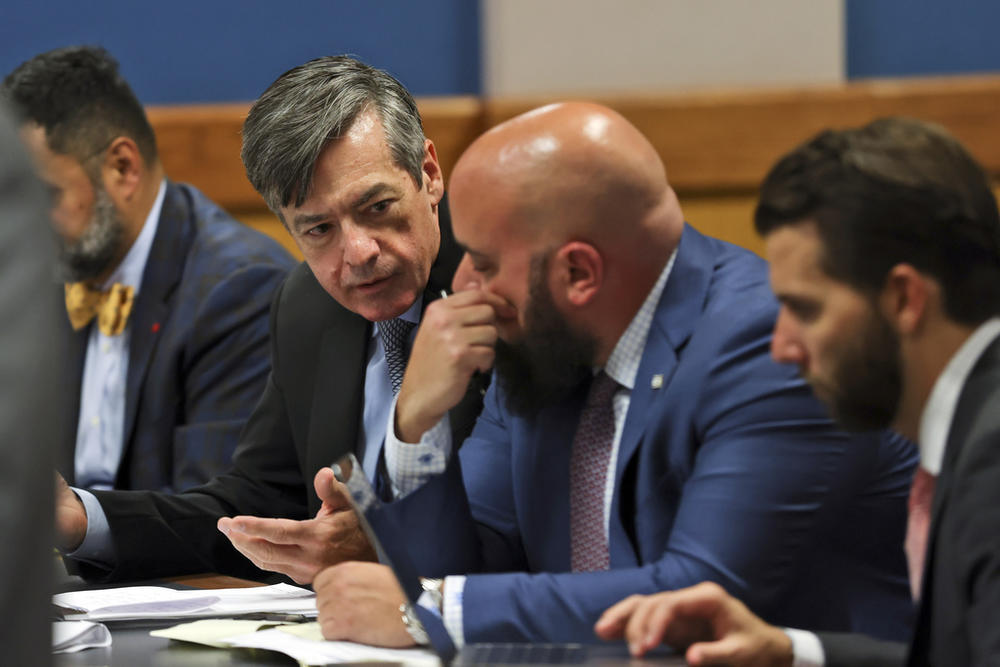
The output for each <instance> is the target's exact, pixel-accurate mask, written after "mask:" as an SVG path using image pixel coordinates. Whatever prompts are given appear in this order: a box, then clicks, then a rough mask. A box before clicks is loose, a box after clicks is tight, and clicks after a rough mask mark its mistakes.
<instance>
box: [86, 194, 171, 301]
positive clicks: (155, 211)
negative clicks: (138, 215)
mask: <svg viewBox="0 0 1000 667" xmlns="http://www.w3.org/2000/svg"><path fill="white" fill-rule="evenodd" d="M166 192H167V182H166V180H164V181H161V182H160V189H159V191H157V193H156V200H155V201H154V202H153V207H152V208H151V209H149V214H148V215H147V216H146V220H145V222H143V223H142V231H140V232H139V236H137V237H136V239H135V242H134V243H133V244H132V247H131V248H129V250H128V253H126V254H125V258H124V259H123V260H122V261H121V263H120V264H119V265H118V266H117V267H116V268H115V270H114V271H113V272H112V273H111V276H110V277H109V278H108V279H107V280H106V281H104V285H102V286H101V287H102V288H103V289H107V288H108V287H110V286H111V285H114V284H115V283H121V284H122V285H126V286H129V287H132V289H133V293H134V294H135V295H138V294H139V287H140V286H141V285H142V274H143V272H144V271H145V270H146V261H147V260H148V259H149V251H150V250H151V249H152V247H153V239H154V238H156V228H157V226H158V225H159V222H160V211H161V210H162V209H163V199H164V197H165V195H166Z"/></svg>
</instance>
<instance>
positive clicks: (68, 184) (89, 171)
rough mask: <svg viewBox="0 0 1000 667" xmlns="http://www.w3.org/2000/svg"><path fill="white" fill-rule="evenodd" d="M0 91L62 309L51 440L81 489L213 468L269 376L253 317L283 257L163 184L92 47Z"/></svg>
mask: <svg viewBox="0 0 1000 667" xmlns="http://www.w3.org/2000/svg"><path fill="white" fill-rule="evenodd" d="M0 95H2V96H3V97H5V98H7V99H8V100H9V101H10V102H11V103H12V104H13V106H14V109H15V110H16V111H18V112H19V113H20V114H21V116H22V135H23V136H24V137H25V138H26V140H27V143H28V145H29V147H30V148H31V150H32V153H33V155H34V157H35V160H36V162H37V164H38V167H39V171H40V174H41V176H42V179H43V180H44V181H45V182H46V183H47V184H48V185H49V187H50V189H51V191H52V193H53V196H54V200H53V202H52V218H53V222H54V223H55V226H56V229H57V230H58V232H59V234H60V236H61V237H62V244H61V260H62V261H61V268H62V273H63V279H64V280H65V281H66V283H67V284H66V287H65V297H66V308H67V312H68V317H64V318H62V321H61V322H59V323H58V326H57V329H58V331H59V333H60V334H64V336H65V338H66V340H67V341H68V348H69V350H68V352H69V355H68V356H69V368H68V370H67V372H66V374H65V382H64V383H63V386H64V387H65V389H66V392H67V400H66V413H65V414H64V415H60V417H62V418H65V420H66V422H67V423H68V424H70V425H71V428H67V429H66V435H67V437H66V442H65V443H61V444H62V447H61V451H60V458H59V461H58V463H59V466H58V467H59V469H60V471H61V472H62V473H63V475H64V476H65V477H66V478H67V479H68V480H70V482H71V483H73V484H75V485H76V486H79V487H81V488H83V489H111V488H116V489H155V490H162V491H181V490H183V489H186V488H190V487H192V486H196V485H198V484H202V483H204V482H206V481H208V480H209V479H211V478H212V477H213V476H214V475H215V474H217V473H218V472H221V471H223V470H225V469H226V468H228V467H229V464H230V462H231V460H232V455H233V451H234V450H235V448H236V443H237V440H238V437H239V433H240V431H241V429H242V428H243V425H244V423H245V422H246V419H247V417H248V416H249V415H250V412H251V411H252V409H253V406H254V405H255V404H256V402H257V399H258V398H259V397H260V394H261V392H262V391H263V389H264V381H265V379H266V378H267V373H268V370H269V361H268V347H267V340H268V332H267V312H268V307H269V304H270V302H271V297H272V295H273V293H274V291H275V289H276V288H277V287H278V285H279V283H280V282H281V281H282V280H283V279H284V277H285V275H286V274H287V272H288V271H289V270H290V269H291V267H292V266H293V265H294V262H293V260H292V258H291V257H290V256H289V255H288V253H287V252H285V250H284V249H282V248H281V246H280V245H278V244H277V243H276V242H275V241H273V240H272V239H269V238H267V237H266V236H264V235H263V234H260V233H258V232H255V231H253V230H251V229H249V228H248V227H245V226H244V225H242V224H240V223H239V222H237V221H236V220H234V219H233V218H231V217H230V216H229V215H228V214H227V213H226V212H225V211H223V210H222V209H221V208H219V207H218V206H216V205H215V204H214V203H212V202H211V201H209V200H208V199H207V198H206V197H205V196H204V195H202V194H201V193H200V192H198V191H197V190H196V189H195V188H193V187H191V186H189V185H183V184H176V183H172V182H170V181H169V180H167V178H166V176H165V173H164V169H163V166H162V164H161V163H160V161H159V157H158V154H157V148H156V138H155V136H154V135H153V130H152V128H151V127H150V125H149V122H148V121H147V119H146V114H145V111H144V110H143V108H142V105H141V104H140V103H139V101H138V99H136V97H135V95H134V93H133V92H132V89H131V88H130V87H129V85H128V83H127V82H126V81H125V80H124V78H122V76H121V74H120V73H119V72H118V63H117V62H115V60H114V59H113V58H112V57H111V56H110V55H109V54H108V53H107V52H106V51H104V50H103V49H100V48H93V47H68V48H63V49H56V50H54V51H49V52H46V53H42V54H40V55H37V56H35V57H34V58H32V59H30V60H28V61H26V62H25V63H23V64H21V65H20V66H19V67H17V68H16V69H15V70H14V71H13V72H11V73H10V74H9V75H8V76H7V77H6V78H5V79H4V81H3V85H2V88H0Z"/></svg>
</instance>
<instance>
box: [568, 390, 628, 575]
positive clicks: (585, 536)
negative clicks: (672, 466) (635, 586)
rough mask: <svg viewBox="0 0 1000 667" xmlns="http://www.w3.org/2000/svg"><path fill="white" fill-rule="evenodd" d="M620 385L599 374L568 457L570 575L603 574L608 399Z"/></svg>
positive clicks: (610, 430)
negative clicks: (594, 572)
mask: <svg viewBox="0 0 1000 667" xmlns="http://www.w3.org/2000/svg"><path fill="white" fill-rule="evenodd" d="M620 388H621V385H620V384H618V383H617V382H615V381H614V380H613V379H612V378H611V377H610V376H609V375H608V374H607V373H605V372H604V371H601V372H600V373H598V374H597V375H596V376H594V379H593V381H592V382H591V384H590V392H589V394H588V395H587V402H586V404H585V405H584V408H583V411H582V412H581V413H580V423H579V424H578V425H577V427H576V435H575V436H574V437H573V450H572V453H571V454H570V474H569V484H570V492H569V493H570V498H569V517H570V566H571V568H572V570H573V572H593V571H596V570H607V569H608V566H609V565H610V558H609V556H610V554H609V550H608V540H607V537H606V536H605V534H604V486H605V483H606V481H607V478H608V463H609V462H610V460H611V445H612V443H613V442H614V439H615V411H614V404H613V403H612V399H613V398H614V395H615V392H616V391H618V389H620Z"/></svg>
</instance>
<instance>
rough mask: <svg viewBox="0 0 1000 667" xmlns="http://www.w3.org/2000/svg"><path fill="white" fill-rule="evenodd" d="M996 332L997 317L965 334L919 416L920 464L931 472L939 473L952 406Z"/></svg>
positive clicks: (998, 326)
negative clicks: (970, 333)
mask: <svg viewBox="0 0 1000 667" xmlns="http://www.w3.org/2000/svg"><path fill="white" fill-rule="evenodd" d="M998 335H1000V317H994V318H992V319H989V320H987V321H985V322H983V323H982V324H981V325H979V327H978V328H977V329H976V330H975V331H974V332H973V333H972V335H971V336H969V337H968V338H967V339H966V341H965V342H964V343H962V346H961V347H960V348H958V351H957V352H956V353H955V355H954V356H953V357H952V358H951V360H950V361H949V362H948V365H947V366H945V367H944V371H943V372H942V373H941V375H940V376H938V379H937V381H936V382H935V383H934V388H933V389H932V390H931V394H930V397H929V398H928V399H927V404H926V405H925V406H924V411H923V412H922V413H921V415H920V438H919V440H918V443H919V447H920V465H921V467H922V468H923V469H924V470H926V471H927V472H929V473H931V474H932V475H937V474H939V473H940V472H941V464H942V462H943V461H944V448H945V445H946V444H947V442H948V432H949V431H950V430H951V422H952V420H953V419H954V418H955V408H956V407H957V406H958V398H959V396H960V395H961V393H962V387H964V386H965V382H966V380H968V379H969V374H970V373H971V372H972V367H973V366H975V365H976V362H977V361H979V357H981V356H982V354H983V352H984V351H986V348H987V347H989V345H990V343H992V342H993V341H994V340H995V339H996V338H997V336H998Z"/></svg>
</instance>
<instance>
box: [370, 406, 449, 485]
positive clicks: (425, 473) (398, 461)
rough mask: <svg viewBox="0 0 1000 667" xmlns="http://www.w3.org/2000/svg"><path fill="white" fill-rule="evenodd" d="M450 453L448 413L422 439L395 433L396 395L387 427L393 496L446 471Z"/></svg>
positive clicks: (386, 452)
mask: <svg viewBox="0 0 1000 667" xmlns="http://www.w3.org/2000/svg"><path fill="white" fill-rule="evenodd" d="M449 454H451V428H450V426H449V424H448V415H447V414H445V416H444V417H442V418H441V421H439V422H438V423H437V424H435V425H434V427H433V428H431V429H430V430H429V431H427V432H426V433H424V434H423V435H422V436H420V442H417V443H406V442H402V441H401V440H399V438H397V437H396V399H393V401H392V407H391V408H390V409H389V424H388V425H387V426H386V429H385V467H386V470H387V471H388V473H389V481H390V483H391V484H392V495H393V498H396V499H399V498H402V497H404V496H406V495H409V494H410V493H412V492H413V491H416V490H417V489H419V488H420V487H421V486H423V484H424V483H425V482H426V481H427V480H428V479H429V478H430V477H432V476H433V475H439V474H441V473H442V472H444V469H445V467H447V465H448V455H449Z"/></svg>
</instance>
